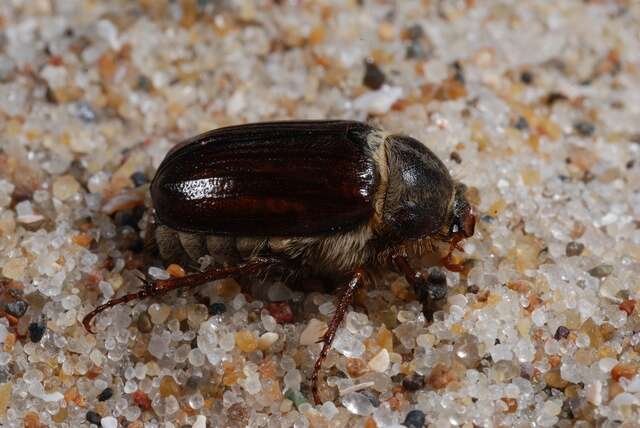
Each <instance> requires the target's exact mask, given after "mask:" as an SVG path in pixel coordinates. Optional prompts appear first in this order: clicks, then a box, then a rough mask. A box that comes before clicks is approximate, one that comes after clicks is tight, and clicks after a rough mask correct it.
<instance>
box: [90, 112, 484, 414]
mask: <svg viewBox="0 0 640 428" xmlns="http://www.w3.org/2000/svg"><path fill="white" fill-rule="evenodd" d="M465 191H466V186H465V185H464V184H462V183H459V182H456V181H454V180H453V179H452V178H451V176H450V174H449V172H448V170H447V168H446V167H445V165H444V164H443V163H442V162H441V161H440V160H439V159H438V158H437V157H436V155H435V154H434V153H433V152H431V151H430V150H429V149H428V148H427V147H425V146H424V145H423V144H422V143H420V142H419V141H417V140H415V139H413V138H411V137H408V136H404V135H396V134H389V133H386V132H384V131H382V130H380V129H376V128H374V127H371V126H369V125H367V124H364V123H360V122H354V121H291V122H269V123H256V124H247V125H239V126H231V127H226V128H221V129H216V130H213V131H209V132H206V133H204V134H201V135H198V136H196V137H194V138H191V139H189V140H186V141H184V142H182V143H180V144H178V145H177V146H176V147H174V148H173V149H172V150H171V151H170V152H169V153H168V154H167V156H166V158H165V159H164V161H163V162H162V163H161V164H160V167H159V168H158V171H157V172H156V175H155V177H154V179H153V181H152V183H151V199H152V202H153V208H154V214H153V216H154V222H153V227H152V228H150V230H149V233H150V234H151V237H152V238H153V240H154V241H155V244H156V245H157V248H158V251H159V253H160V256H161V257H162V259H164V260H166V261H169V260H176V259H178V258H180V257H181V256H187V257H188V258H189V259H192V260H198V259H199V258H200V257H201V256H203V255H206V254H209V255H210V256H211V257H212V258H213V260H214V262H215V266H216V267H214V268H210V269H208V270H206V271H203V272H198V273H193V274H190V275H187V276H185V277H182V278H170V279H155V280H148V281H145V285H144V286H143V287H142V288H141V289H140V291H138V292H136V293H132V294H128V295H125V296H122V297H119V298H115V299H112V300H110V301H108V302H107V303H105V304H103V305H100V306H98V307H97V308H96V309H95V310H93V311H92V312H90V313H89V314H88V315H87V316H86V317H85V318H84V320H83V324H84V326H85V328H86V329H87V330H89V331H91V320H92V319H93V318H94V317H95V316H96V315H97V314H98V313H100V312H102V311H103V310H105V309H107V308H109V307H112V306H114V305H117V304H120V303H126V302H129V301H132V300H136V299H143V298H146V297H149V296H159V295H161V294H164V293H167V292H169V291H171V290H176V289H179V288H185V287H194V286H197V285H200V284H203V283H205V282H208V281H213V280H217V279H221V278H225V277H230V276H238V275H245V274H251V275H254V274H259V273H262V272H266V271H267V270H270V269H273V268H277V269H282V270H283V271H289V272H292V271H293V272H295V271H297V270H305V271H307V272H311V273H315V274H322V275H326V274H329V275H342V276H345V275H348V276H349V277H350V278H351V279H350V281H348V284H347V285H346V287H345V288H343V289H342V291H341V293H340V295H339V297H338V301H337V304H336V311H335V314H334V315H333V318H332V319H331V321H330V323H329V326H328V329H327V331H326V333H325V334H324V336H323V337H322V339H321V340H320V342H322V343H323V344H324V345H323V347H322V350H321V352H320V355H319V357H318V359H317V361H316V363H315V366H314V371H313V374H312V378H311V382H312V392H313V396H314V400H315V401H316V403H319V402H320V399H319V396H318V388H317V386H318V375H319V372H320V369H321V366H322V362H323V360H324V359H325V358H326V355H327V353H328V351H329V349H330V347H331V343H332V341H333V339H334V336H335V333H336V330H337V329H338V327H339V325H340V323H341V322H342V320H343V318H344V316H345V313H346V311H347V308H348V306H349V305H350V304H351V302H352V299H353V295H354V293H355V291H356V289H357V288H358V287H359V286H360V285H362V282H363V280H364V279H365V276H366V272H367V270H368V269H370V268H373V267H375V266H380V265H384V266H389V267H390V268H392V269H395V270H396V271H398V272H399V273H401V274H402V275H404V276H405V278H406V280H407V281H408V282H409V284H411V285H412V286H413V287H414V288H415V289H416V290H418V291H420V292H421V293H420V294H423V295H424V291H425V290H424V289H425V288H427V287H429V282H428V281H427V280H426V278H425V276H424V275H423V274H422V273H421V272H418V271H416V270H414V269H413V268H412V267H411V266H410V264H409V261H408V258H407V254H406V251H405V248H406V246H407V245H409V244H415V243H416V242H417V243H420V242H426V241H428V240H437V241H445V242H449V243H450V250H449V254H448V255H447V257H445V258H444V261H443V264H444V265H445V267H447V268H449V269H451V270H456V269H457V268H459V266H458V265H454V264H452V263H451V252H452V251H453V249H454V248H457V249H460V248H459V247H458V243H459V242H460V241H461V240H463V239H465V238H469V237H470V236H472V235H473V233H474V228H475V222H476V216H475V214H474V210H473V209H472V207H471V205H470V204H469V202H468V201H467V199H466V197H465Z"/></svg>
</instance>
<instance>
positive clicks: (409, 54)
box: [405, 41, 427, 59]
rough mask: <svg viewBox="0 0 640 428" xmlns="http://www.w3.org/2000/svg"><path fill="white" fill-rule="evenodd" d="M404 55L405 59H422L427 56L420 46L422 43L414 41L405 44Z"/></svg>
mask: <svg viewBox="0 0 640 428" xmlns="http://www.w3.org/2000/svg"><path fill="white" fill-rule="evenodd" d="M405 57H406V58H407V59H424V58H426V57H427V53H426V52H425V50H424V48H423V47H422V43H420V42H418V41H415V42H411V43H409V44H408V45H407V50H406V52H405Z"/></svg>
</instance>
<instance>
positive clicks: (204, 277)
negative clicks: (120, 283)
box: [82, 257, 282, 333]
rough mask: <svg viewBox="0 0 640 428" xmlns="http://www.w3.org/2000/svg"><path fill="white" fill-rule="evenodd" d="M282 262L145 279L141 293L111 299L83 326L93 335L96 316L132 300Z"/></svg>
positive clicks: (258, 260)
mask: <svg viewBox="0 0 640 428" xmlns="http://www.w3.org/2000/svg"><path fill="white" fill-rule="evenodd" d="M281 262H282V261H281V260H280V259H278V258H273V257H255V258H253V259H251V260H249V261H248V262H246V263H242V264H239V265H237V266H230V267H223V268H212V269H208V270H206V271H204V272H198V273H193V274H190V275H187V276H183V277H182V278H169V279H154V280H149V279H146V278H144V279H143V283H144V285H143V287H142V289H141V290H140V291H137V292H135V293H131V294H127V295H124V296H122V297H118V298H115V299H111V300H109V301H108V302H107V303H104V304H102V305H100V306H98V307H97V308H95V309H94V310H93V311H91V312H89V313H88V314H87V315H86V316H85V317H84V318H83V319H82V324H83V325H84V328H85V329H87V331H88V332H90V333H93V331H92V330H91V321H92V320H93V318H95V316H96V315H98V314H99V313H101V312H103V311H104V310H106V309H109V308H111V307H113V306H116V305H119V304H122V303H128V302H131V301H132V300H140V299H145V298H147V297H157V296H161V295H163V294H166V293H168V292H170V291H173V290H177V289H180V288H191V287H196V286H198V285H201V284H204V283H205V282H209V281H215V280H218V279H222V278H227V277H230V276H236V275H244V274H255V273H256V272H261V271H263V270H266V269H268V268H270V267H273V266H277V265H279V264H281Z"/></svg>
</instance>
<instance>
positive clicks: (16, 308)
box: [4, 300, 29, 318]
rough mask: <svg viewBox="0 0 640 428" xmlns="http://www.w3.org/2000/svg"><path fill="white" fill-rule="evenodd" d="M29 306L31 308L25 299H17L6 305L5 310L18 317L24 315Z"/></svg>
mask: <svg viewBox="0 0 640 428" xmlns="http://www.w3.org/2000/svg"><path fill="white" fill-rule="evenodd" d="M27 308H29V304H28V303H27V302H25V301H24V300H16V301H15V302H11V303H7V304H5V305H4V310H5V311H7V312H8V313H9V314H10V315H13V316H14V317H16V318H20V317H21V316H23V315H24V313H25V312H27Z"/></svg>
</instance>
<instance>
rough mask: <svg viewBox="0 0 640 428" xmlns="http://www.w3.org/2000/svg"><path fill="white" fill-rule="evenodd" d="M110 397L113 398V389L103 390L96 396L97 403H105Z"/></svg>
mask: <svg viewBox="0 0 640 428" xmlns="http://www.w3.org/2000/svg"><path fill="white" fill-rule="evenodd" d="M111 397H113V389H111V388H105V389H104V391H102V392H101V393H100V394H98V401H107V400H108V399H109V398H111Z"/></svg>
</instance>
